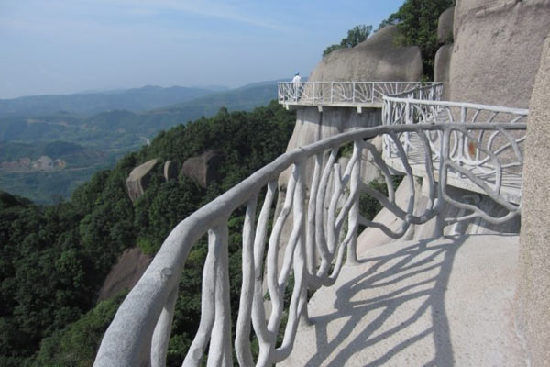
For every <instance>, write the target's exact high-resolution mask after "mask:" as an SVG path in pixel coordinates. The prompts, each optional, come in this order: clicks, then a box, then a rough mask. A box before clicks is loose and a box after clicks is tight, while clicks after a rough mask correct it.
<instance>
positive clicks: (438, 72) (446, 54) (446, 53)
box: [434, 43, 453, 100]
mask: <svg viewBox="0 0 550 367" xmlns="http://www.w3.org/2000/svg"><path fill="white" fill-rule="evenodd" d="M452 55H453V44H452V43H451V44H448V45H443V46H441V47H440V48H439V50H437V52H436V54H435V60H434V82H439V83H443V84H444V87H445V88H444V89H443V100H447V99H449V83H450V81H451V57H452Z"/></svg>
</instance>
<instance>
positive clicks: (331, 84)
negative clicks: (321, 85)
mask: <svg viewBox="0 0 550 367" xmlns="http://www.w3.org/2000/svg"><path fill="white" fill-rule="evenodd" d="M333 103H334V82H330V104H333Z"/></svg>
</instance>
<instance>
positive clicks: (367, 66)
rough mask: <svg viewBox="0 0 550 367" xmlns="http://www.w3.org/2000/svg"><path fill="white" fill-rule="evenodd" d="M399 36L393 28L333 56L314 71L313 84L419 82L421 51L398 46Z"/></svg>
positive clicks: (381, 31)
mask: <svg viewBox="0 0 550 367" xmlns="http://www.w3.org/2000/svg"><path fill="white" fill-rule="evenodd" d="M398 32H399V31H398V29H397V28H396V27H395V26H389V27H386V28H383V29H381V30H379V31H378V32H376V33H375V34H374V35H373V36H371V37H370V38H368V39H367V40H366V41H363V42H361V43H360V44H358V45H357V46H356V47H354V48H351V49H342V50H336V51H333V52H331V53H330V54H328V55H327V56H325V57H324V58H323V60H322V61H321V62H320V63H319V64H318V65H317V67H316V68H315V70H313V72H312V73H311V76H310V77H309V81H312V82H313V81H315V82H320V81H331V82H332V81H371V82H375V81H384V82H386V81H394V82H398V81H404V82H406V81H419V80H420V79H421V77H422V55H421V52H420V49H419V48H418V47H415V46H411V47H400V46H396V45H395V42H394V39H395V37H396V36H397V35H398Z"/></svg>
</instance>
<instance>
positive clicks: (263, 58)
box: [0, 0, 403, 98]
mask: <svg viewBox="0 0 550 367" xmlns="http://www.w3.org/2000/svg"><path fill="white" fill-rule="evenodd" d="M402 2H403V0H363V1H348V0H339V1H334V0H332V1H329V0H315V1H314V0H304V1H290V0H280V1H261V0H256V1H237V0H230V1H218V0H204V1H203V0H195V1H187V0H1V1H0V44H1V45H2V51H1V53H0V98H12V97H16V96H21V95H30V94H58V93H74V92H80V91H86V90H107V89H118V88H132V87H140V86H143V85H147V84H150V85H160V86H171V85H182V86H191V85H194V86H197V85H213V84H215V85H225V86H230V87H234V86H239V85H243V84H246V83H250V82H256V81H264V80H274V79H279V78H285V77H290V76H291V75H292V74H293V73H294V72H296V71H300V72H301V73H302V75H307V74H309V73H310V72H311V70H312V69H313V68H314V67H315V65H316V64H317V62H319V60H320V59H321V54H322V52H323V49H324V48H325V47H326V46H328V45H330V44H333V43H337V42H339V41H340V39H341V38H343V37H344V36H345V34H346V31H347V30H348V29H349V28H352V27H354V26H356V25H359V24H367V25H368V24H372V25H373V26H374V27H377V26H378V24H379V23H380V21H381V20H382V19H384V18H386V17H387V16H388V15H389V14H391V13H392V12H394V11H396V10H397V9H398V8H399V6H400V5H401V4H402Z"/></svg>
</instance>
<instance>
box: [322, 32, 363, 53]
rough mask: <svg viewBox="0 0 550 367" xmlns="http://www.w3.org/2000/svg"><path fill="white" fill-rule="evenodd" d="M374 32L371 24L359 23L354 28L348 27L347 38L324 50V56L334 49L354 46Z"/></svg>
mask: <svg viewBox="0 0 550 367" xmlns="http://www.w3.org/2000/svg"><path fill="white" fill-rule="evenodd" d="M371 32H372V26H371V25H369V26H367V25H358V26H355V27H353V28H352V29H348V34H347V36H346V38H343V39H342V40H341V41H340V43H336V44H334V45H331V46H329V47H327V48H325V50H324V51H323V56H326V55H328V54H329V53H331V52H332V51H334V50H341V49H344V48H353V47H355V46H357V45H358V44H359V43H360V42H363V41H364V40H366V39H367V38H369V35H370V34H371Z"/></svg>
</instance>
